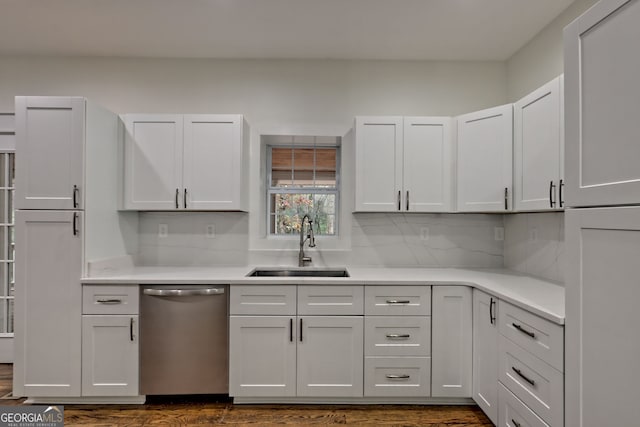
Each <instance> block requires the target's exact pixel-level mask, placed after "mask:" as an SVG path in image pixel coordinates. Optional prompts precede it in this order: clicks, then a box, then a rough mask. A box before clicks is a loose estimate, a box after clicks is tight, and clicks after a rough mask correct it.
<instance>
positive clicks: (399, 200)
mask: <svg viewBox="0 0 640 427" xmlns="http://www.w3.org/2000/svg"><path fill="white" fill-rule="evenodd" d="M401 199H402V192H401V191H400V190H398V210H400V209H401V206H402V205H401V203H402V200H401Z"/></svg>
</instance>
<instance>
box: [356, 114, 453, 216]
mask: <svg viewBox="0 0 640 427" xmlns="http://www.w3.org/2000/svg"><path fill="white" fill-rule="evenodd" d="M355 129H356V131H355V135H356V137H355V147H356V148H355V153H356V154H355V157H356V178H355V179H356V189H355V211H356V212H448V211H451V210H452V208H453V206H452V194H453V188H452V185H453V143H452V119H451V118H449V117H401V116H388V117H384V116H372V117H356V123H355Z"/></svg>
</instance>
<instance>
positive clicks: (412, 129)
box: [402, 117, 453, 212]
mask: <svg viewBox="0 0 640 427" xmlns="http://www.w3.org/2000/svg"><path fill="white" fill-rule="evenodd" d="M451 123H452V119H451V118H450V117H405V118H404V152H403V162H404V168H403V181H402V182H403V189H404V197H405V199H404V205H405V208H406V210H407V211H409V212H448V211H451V210H452V194H453V188H452V185H453V163H452V162H453V144H452V139H451V138H452V133H451Z"/></svg>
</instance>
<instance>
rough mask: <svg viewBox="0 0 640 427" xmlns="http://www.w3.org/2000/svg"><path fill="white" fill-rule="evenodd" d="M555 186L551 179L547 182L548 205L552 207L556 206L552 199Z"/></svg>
mask: <svg viewBox="0 0 640 427" xmlns="http://www.w3.org/2000/svg"><path fill="white" fill-rule="evenodd" d="M555 188H556V186H555V184H554V183H553V181H551V182H549V207H551V208H553V207H555V206H556V201H555V200H553V193H555V191H553V190H555Z"/></svg>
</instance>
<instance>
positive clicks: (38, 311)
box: [13, 97, 137, 398]
mask: <svg viewBox="0 0 640 427" xmlns="http://www.w3.org/2000/svg"><path fill="white" fill-rule="evenodd" d="M118 135H119V122H118V117H117V116H116V115H115V114H113V113H111V112H109V111H107V110H105V109H103V108H101V107H98V106H96V105H95V104H92V103H90V102H88V101H87V100H86V99H84V98H80V97H16V197H15V199H16V202H15V205H16V209H17V211H16V260H15V263H16V272H15V280H16V297H15V301H16V303H15V362H14V390H13V394H14V395H16V396H29V397H35V398H38V397H40V398H47V397H71V396H80V395H81V360H82V357H81V356H82V353H81V345H82V343H81V335H82V328H81V314H82V313H81V310H82V288H81V284H80V279H81V277H82V275H83V273H84V271H83V270H84V266H85V262H86V261H88V260H92V259H104V258H109V257H115V256H123V255H125V254H126V253H127V251H128V250H135V248H134V246H132V244H133V242H131V241H128V240H127V237H126V236H127V235H131V233H130V232H129V231H130V230H132V229H135V222H136V221H137V217H132V216H131V215H127V214H123V215H120V214H118V213H117V212H116V210H115V207H116V206H117V197H118V188H117V182H118V179H117V173H118ZM87 171H90V174H88V173H87ZM89 217H91V219H89Z"/></svg>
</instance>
